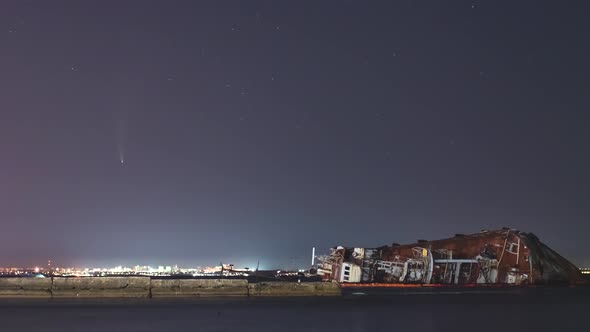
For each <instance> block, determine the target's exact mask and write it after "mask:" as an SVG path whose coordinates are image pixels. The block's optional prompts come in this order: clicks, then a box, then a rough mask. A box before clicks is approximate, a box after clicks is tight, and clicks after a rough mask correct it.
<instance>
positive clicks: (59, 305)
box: [0, 288, 590, 332]
mask: <svg viewBox="0 0 590 332" xmlns="http://www.w3.org/2000/svg"><path fill="white" fill-rule="evenodd" d="M351 293H352V291H350V290H347V294H346V295H345V296H343V297H341V298H236V299H219V298H217V299H178V300H155V299H152V300H14V299H13V300H8V299H0V331H82V332H84V331H87V332H92V331H102V332H105V331H232V332H239V331H273V332H276V331H322V332H324V331H453V332H458V331H473V332H484V331H520V332H522V331H566V330H570V331H590V327H588V326H590V323H589V321H590V310H589V309H590V306H589V305H590V291H589V290H586V289H579V288H575V289H545V290H536V291H527V292H502V291H493V292H489V291H488V292H483V293H467V294H466V293H464V292H460V291H449V292H427V293H416V292H399V291H395V290H392V291H378V290H360V291H359V290H357V291H355V293H357V294H354V295H353V294H351ZM361 293H362V294H361ZM363 294H364V295H363Z"/></svg>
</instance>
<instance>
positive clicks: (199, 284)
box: [151, 279, 248, 297]
mask: <svg viewBox="0 0 590 332" xmlns="http://www.w3.org/2000/svg"><path fill="white" fill-rule="evenodd" d="M151 287H152V288H151V289H152V297H178V296H182V297H192V296H248V281H247V280H236V279H233V280H232V279H154V280H152V285H151Z"/></svg>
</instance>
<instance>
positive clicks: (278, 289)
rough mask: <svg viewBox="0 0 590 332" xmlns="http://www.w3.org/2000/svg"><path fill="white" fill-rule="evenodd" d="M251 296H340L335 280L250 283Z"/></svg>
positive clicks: (249, 292)
mask: <svg viewBox="0 0 590 332" xmlns="http://www.w3.org/2000/svg"><path fill="white" fill-rule="evenodd" d="M248 294H249V295H250V296H340V295H341V291H340V285H339V284H338V283H335V282H301V283H294V282H259V283H255V284H249V285H248Z"/></svg>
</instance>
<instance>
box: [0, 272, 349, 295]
mask: <svg viewBox="0 0 590 332" xmlns="http://www.w3.org/2000/svg"><path fill="white" fill-rule="evenodd" d="M339 295H341V292H340V285H338V284H337V283H333V282H302V283H291V282H260V283H250V284H249V283H248V281H247V280H242V279H151V278H150V277H68V278H64V277H53V278H0V298H2V297H11V298H14V297H30V298H166V297H218V296H339Z"/></svg>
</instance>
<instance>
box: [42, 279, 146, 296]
mask: <svg viewBox="0 0 590 332" xmlns="http://www.w3.org/2000/svg"><path fill="white" fill-rule="evenodd" d="M51 294H52V296H53V297H140V298H141V297H149V296H150V278H149V277H82V278H57V277H56V278H53V285H52V287H51Z"/></svg>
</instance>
